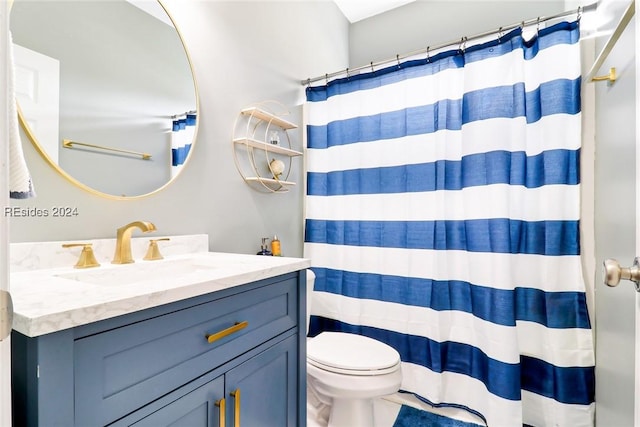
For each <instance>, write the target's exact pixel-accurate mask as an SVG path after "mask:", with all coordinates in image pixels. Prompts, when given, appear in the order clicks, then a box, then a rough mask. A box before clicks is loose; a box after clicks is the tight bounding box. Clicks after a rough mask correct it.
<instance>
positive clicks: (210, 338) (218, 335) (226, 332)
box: [205, 320, 249, 344]
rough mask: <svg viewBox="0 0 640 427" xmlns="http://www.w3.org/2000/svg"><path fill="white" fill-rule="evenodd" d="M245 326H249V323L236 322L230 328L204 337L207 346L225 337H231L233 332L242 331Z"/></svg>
mask: <svg viewBox="0 0 640 427" xmlns="http://www.w3.org/2000/svg"><path fill="white" fill-rule="evenodd" d="M247 326H249V322H247V321H246V320H245V321H244V322H236V323H235V324H234V325H233V326H231V327H230V328H227V329H223V330H222V331H220V332H216V333H215V334H211V335H205V336H206V337H207V341H208V342H209V344H211V343H213V342H215V341H218V340H219V339H222V338H224V337H226V336H227V335H231V334H233V333H235V332H238V331H239V330H241V329H244V328H246V327H247Z"/></svg>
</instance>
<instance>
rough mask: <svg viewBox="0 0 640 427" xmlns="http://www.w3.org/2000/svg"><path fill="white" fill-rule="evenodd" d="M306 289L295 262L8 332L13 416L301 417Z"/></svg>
mask: <svg viewBox="0 0 640 427" xmlns="http://www.w3.org/2000/svg"><path fill="white" fill-rule="evenodd" d="M305 291H306V289H305V272H304V271H300V272H295V273H289V274H285V275H282V276H278V277H275V278H270V279H265V280H261V281H257V282H252V283H249V284H246V285H240V286H236V287H233V288H229V289H225V290H221V291H218V292H214V293H210V294H207V295H202V296H199V297H195V298H190V299H187V300H182V301H178V302H175V303H171V304H167V305H163V306H159V307H154V308H151V309H147V310H143V311H139V312H135V313H131V314H127V315H123V316H119V317H116V318H112V319H108V320H104V321H100V322H95V323H92V324H89V325H84V326H80V327H77V328H74V329H69V330H63V331H60V332H56V333H52V334H48V335H43V336H40V337H33V338H30V337H26V336H24V335H22V334H19V333H17V332H15V331H14V333H13V337H12V355H13V360H14V367H13V368H12V389H13V401H14V403H13V416H14V425H20V426H54V425H55V426H58V425H59V426H73V425H75V426H83V427H84V426H106V425H110V426H114V427H115V426H131V425H135V426H162V425H189V426H192V425H193V426H199V425H203V426H219V425H220V424H219V423H220V421H221V419H224V420H226V424H225V425H226V426H236V425H242V426H245V427H250V426H265V427H268V426H271V425H273V426H277V427H285V426H290V427H294V426H296V427H297V426H304V425H305V424H306V383H305V377H306V371H305V363H304V361H305V360H306V351H305V346H306V343H305V332H306V329H305V327H304V322H305V320H306V315H305V298H306V297H305ZM15 362H17V363H15ZM222 399H224V400H222ZM216 402H217V403H218V404H216ZM221 402H222V403H221ZM221 407H224V410H225V413H224V414H221V413H220V408H221ZM237 412H239V414H240V422H241V424H236V423H235V420H236V418H237V417H236V413H237ZM176 423H177V424H176Z"/></svg>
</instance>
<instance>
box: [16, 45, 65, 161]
mask: <svg viewBox="0 0 640 427" xmlns="http://www.w3.org/2000/svg"><path fill="white" fill-rule="evenodd" d="M13 55H14V69H15V76H16V82H15V94H16V98H17V99H18V103H19V104H20V108H21V109H22V114H23V116H24V118H25V120H26V122H27V123H28V124H29V128H30V129H31V130H32V132H33V134H34V135H35V136H36V138H37V139H38V142H39V144H40V146H41V147H42V148H43V149H44V151H45V153H47V155H48V156H49V158H50V159H51V160H52V161H53V162H54V163H55V164H58V150H59V146H60V142H59V136H58V127H59V123H60V120H59V114H60V113H59V110H60V61H58V60H57V59H55V58H51V57H49V56H46V55H43V54H41V53H39V52H36V51H34V50H31V49H27V48H25V47H22V46H19V45H17V44H14V45H13Z"/></svg>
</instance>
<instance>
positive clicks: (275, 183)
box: [232, 101, 302, 193]
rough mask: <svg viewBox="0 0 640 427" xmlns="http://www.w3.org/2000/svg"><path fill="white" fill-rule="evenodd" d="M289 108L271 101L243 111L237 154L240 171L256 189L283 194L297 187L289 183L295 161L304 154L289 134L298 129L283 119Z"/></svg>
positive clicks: (237, 130)
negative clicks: (294, 147)
mask: <svg viewBox="0 0 640 427" xmlns="http://www.w3.org/2000/svg"><path fill="white" fill-rule="evenodd" d="M288 114H289V112H288V111H287V110H286V108H285V107H284V106H283V105H282V104H280V103H278V102H275V101H267V102H263V103H259V104H257V105H255V106H250V107H247V108H244V109H242V110H240V113H239V114H238V117H237V118H236V122H235V124H234V129H233V141H232V142H233V155H234V160H235V163H236V168H237V169H238V172H239V173H240V175H241V176H242V178H243V179H244V181H245V182H246V183H247V184H249V185H250V186H251V187H252V188H254V189H256V190H258V191H262V192H268V193H283V192H286V191H289V188H290V187H292V186H294V185H296V183H295V182H293V181H291V180H289V177H290V175H291V164H292V158H294V157H298V156H302V152H300V151H297V150H294V149H292V148H291V136H290V135H289V133H288V131H290V130H292V129H296V128H297V127H298V126H297V125H296V124H295V123H292V122H290V121H288V120H286V119H284V118H283V117H282V116H285V115H288Z"/></svg>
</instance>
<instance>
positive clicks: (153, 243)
mask: <svg viewBox="0 0 640 427" xmlns="http://www.w3.org/2000/svg"><path fill="white" fill-rule="evenodd" d="M169 240H170V239H169V238H168V237H163V238H162V239H151V240H149V249H147V254H146V255H145V256H144V258H142V259H144V260H147V261H153V260H156V259H163V258H164V257H163V256H162V254H161V253H160V249H159V248H158V242H163V241H169Z"/></svg>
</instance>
